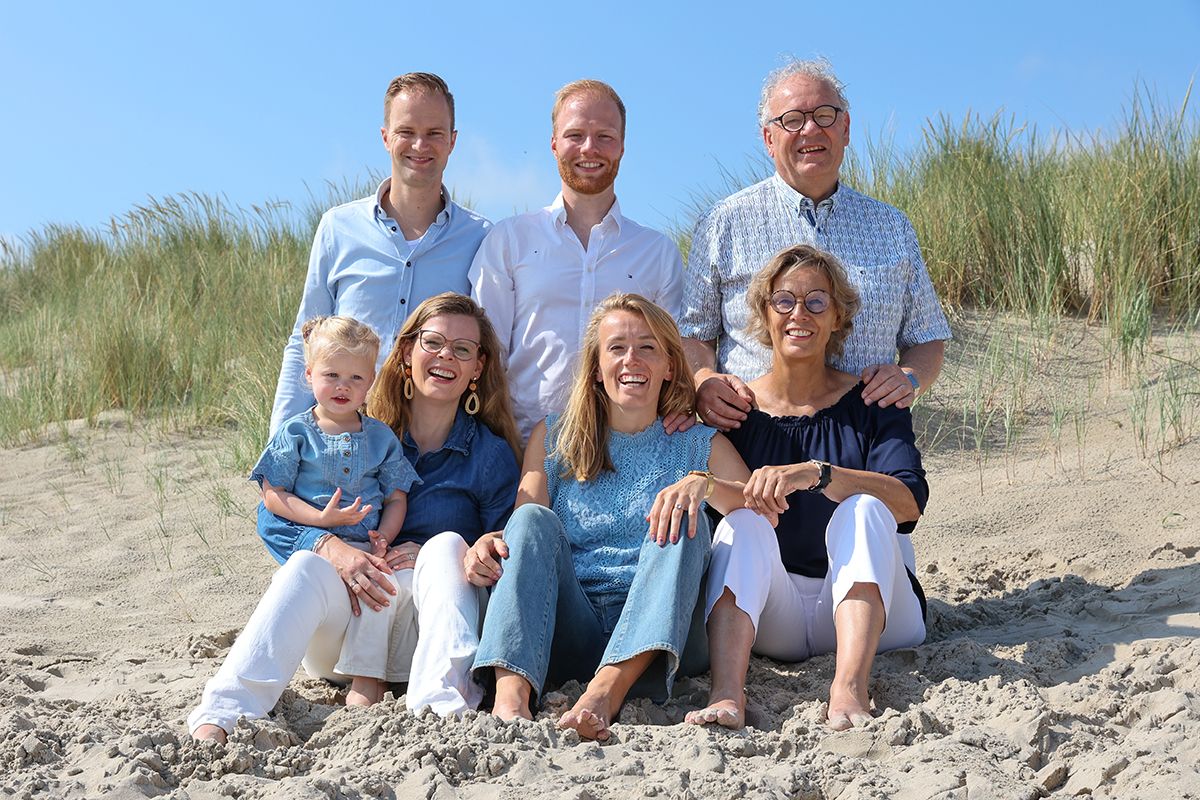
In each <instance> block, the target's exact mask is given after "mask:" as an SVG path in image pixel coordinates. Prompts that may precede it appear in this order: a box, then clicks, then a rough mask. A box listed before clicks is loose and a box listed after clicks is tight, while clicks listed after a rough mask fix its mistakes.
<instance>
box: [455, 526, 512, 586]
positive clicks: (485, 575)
mask: <svg viewBox="0 0 1200 800" xmlns="http://www.w3.org/2000/svg"><path fill="white" fill-rule="evenodd" d="M506 558H508V545H507V544H505V542H504V531H493V532H492V533H485V534H484V535H483V536H480V537H479V539H478V540H477V541H476V542H475V544H473V545H471V547H470V548H469V549H468V550H467V555H466V557H464V558H463V569H464V570H466V572H467V581H468V582H469V583H470V584H471V585H472V586H483V587H488V586H495V585H496V581H498V580H500V576H501V575H502V574H504V567H502V566H501V565H500V562H501V561H502V560H504V559H506Z"/></svg>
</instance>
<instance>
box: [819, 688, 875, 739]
mask: <svg viewBox="0 0 1200 800" xmlns="http://www.w3.org/2000/svg"><path fill="white" fill-rule="evenodd" d="M826 719H827V720H828V721H829V727H831V728H833V729H834V730H835V731H845V730H849V729H850V728H856V727H860V726H862V725H865V724H866V723H868V722H870V721H871V719H872V716H871V698H870V696H869V695H868V694H867V689H866V687H865V686H861V685H858V684H853V685H848V686H840V685H838V684H836V683H834V684H831V685H830V687H829V712H828V713H827V714H826Z"/></svg>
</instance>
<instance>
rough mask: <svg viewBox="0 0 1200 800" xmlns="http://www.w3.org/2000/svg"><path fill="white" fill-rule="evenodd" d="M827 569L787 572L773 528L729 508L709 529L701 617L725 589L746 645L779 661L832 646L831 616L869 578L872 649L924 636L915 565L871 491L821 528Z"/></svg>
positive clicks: (892, 521)
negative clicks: (879, 620)
mask: <svg viewBox="0 0 1200 800" xmlns="http://www.w3.org/2000/svg"><path fill="white" fill-rule="evenodd" d="M825 547H826V550H827V552H828V557H829V570H828V572H826V574H825V577H824V579H821V578H809V577H805V576H803V575H794V574H792V573H789V572H788V571H787V570H785V569H784V567H783V561H782V559H781V557H780V554H779V542H778V540H777V539H776V536H775V531H774V529H773V528H772V527H771V525H770V523H769V522H767V521H766V520H765V519H764V518H762V517H761V516H759V515H757V514H755V513H753V512H752V511H749V510H747V509H740V510H738V511H734V512H733V513H732V514H730V515H729V516H728V517H726V519H725V520H722V522H721V524H720V525H718V526H717V530H716V533H715V534H714V535H713V552H712V562H711V566H710V567H709V572H708V596H707V602H706V605H705V618H706V619H707V616H708V614H711V613H712V608H713V605H714V604H715V603H716V602H717V600H719V599H720V597H721V595H722V593H723V592H724V591H725V589H726V588H728V589H729V591H730V593H731V594H732V595H733V597H734V601H735V602H736V604H737V607H738V608H740V609H741V610H742V611H744V612H746V614H747V615H749V617H750V620H751V622H752V623H753V624H754V631H755V639H754V647H753V651H754V652H755V653H758V654H760V655H764V656H769V657H771V658H774V659H778V660H780V661H803V660H804V659H806V658H809V657H811V656H814V655H820V654H822V653H832V652H834V651H835V650H836V649H837V632H836V630H835V628H834V622H833V615H834V611H835V610H836V609H837V607H838V604H839V603H841V602H842V600H844V599H845V597H846V594H847V593H848V592H849V591H850V589H851V587H853V586H854V584H856V583H873V584H875V585H876V586H878V587H879V594H880V596H881V597H882V598H883V607H884V610H885V612H886V618H885V619H886V621H885V625H884V630H883V636H882V637H881V638H880V640H879V648H878V651H879V652H883V651H885V650H893V649H895V648H897V647H912V646H914V645H917V644H920V643H921V642H923V641H924V640H925V620H924V619H923V617H922V616H921V602H920V600H918V599H917V595H916V593H915V592H914V591H913V588H912V584H911V583H910V582H909V578H908V574H907V572H905V567H906V566H907V567H908V569H910V570H913V571H914V572H915V571H916V561H915V558H914V555H913V549H912V543H911V542H910V541H909V538H908V536H905V535H903V534H899V533H897V532H896V518H895V517H894V516H892V512H891V511H889V510H888V507H887V506H886V505H884V504H883V502H882V501H880V500H879V499H877V498H875V497H872V496H870V495H862V494H858V495H853V496H851V497H848V498H846V499H845V500H843V501H842V502H841V503H840V504H838V507H837V509H836V510H835V511H834V512H833V517H832V518H831V519H830V520H829V524H828V525H827V526H826V528H825Z"/></svg>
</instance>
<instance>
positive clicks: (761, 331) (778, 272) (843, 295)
mask: <svg viewBox="0 0 1200 800" xmlns="http://www.w3.org/2000/svg"><path fill="white" fill-rule="evenodd" d="M805 267H808V268H811V269H816V270H820V271H821V272H823V273H824V274H825V277H826V278H828V279H829V288H830V289H831V291H830V292H829V298H830V300H832V301H833V310H834V313H836V314H837V316H838V328H837V330H835V331H834V332H833V333H831V334H830V335H829V343H828V344H827V345H826V346H825V361H826V362H829V361H832V360H833V359H835V358H837V357H838V356H840V355H841V354H842V348H843V347H844V346H845V344H846V337H847V336H849V335H850V331H852V330H854V317H855V315H856V314H858V309H859V308H860V307H861V306H862V301H861V300H860V299H859V295H858V289H857V288H855V286H854V284H853V283H851V282H850V276H849V275H847V274H846V268H845V267H843V266H842V262H840V261H838V260H837V258H836V257H834V255H833V254H832V253H827V252H825V251H824V250H818V249H817V248H815V247H812V246H810V245H807V244H798V245H794V246H792V247H788V248H786V249H783V250H780V251H779V252H778V253H776V254H775V256H774V257H773V258H772V259H771V260H770V261H768V262H767V265H766V266H765V267H763V268H762V269H760V270H759V271H758V274H757V275H755V276H754V277H753V278H752V279H751V280H750V288H749V289H748V290H747V292H746V303H747V304H748V305H749V306H750V322H749V323H748V324H747V325H746V332H747V333H748V334H750V335H751V336H753V337H754V338H755V339H756V340H758V342H759V343H760V344H763V345H765V346H767V347H771V345H772V342H771V333H770V329H769V326H768V325H767V306H768V304H769V303H770V302H771V293H772V292H773V291H774V287H775V281H777V280H779V279H780V278H781V277H782V276H784V275H786V274H787V273H789V272H792V271H793V270H797V269H803V268H805ZM797 300H799V301H801V302H803V298H797Z"/></svg>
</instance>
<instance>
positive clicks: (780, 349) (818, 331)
mask: <svg viewBox="0 0 1200 800" xmlns="http://www.w3.org/2000/svg"><path fill="white" fill-rule="evenodd" d="M780 289H786V290H787V291H789V292H791V293H792V294H793V295H795V296H796V297H797V298H801V302H798V303H796V305H795V307H794V308H793V309H792V310H791V311H790V312H789V313H787V314H780V313H779V312H778V311H776V310H775V309H774V308H771V307H769V306H768V308H767V309H766V315H767V330H768V332H769V333H770V335H771V347H772V349H774V350H775V352H776V353H778V354H779V355H781V356H783V357H784V358H785V359H788V358H818V359H820V361H821V362H822V363H823V362H824V361H825V353H826V348H827V347H828V345H829V337H830V335H831V334H832V333H833V332H834V331H835V330H837V329H838V327H839V326H840V325H841V320H839V319H838V313H837V310H836V308H835V306H834V305H833V304H832V303H830V304H828V306H827V308H826V309H825V310H824V311H822V312H821V313H819V314H814V313H813V312H811V311H809V310H808V308H807V307H806V306H805V304H804V302H803V298H804V297H805V296H806V295H808V293H809V292H811V291H813V290H815V289H820V290H823V291H824V292H826V293H827V294H828V293H832V291H833V286H832V285H831V284H830V282H829V278H828V276H826V274H825V272H824V271H823V270H821V269H818V268H816V267H796V268H794V269H791V270H789V271H787V272H785V273H783V274H782V275H780V276H779V277H778V278H776V279H775V282H774V283H773V284H772V285H771V291H772V292H777V291H779V290H780Z"/></svg>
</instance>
